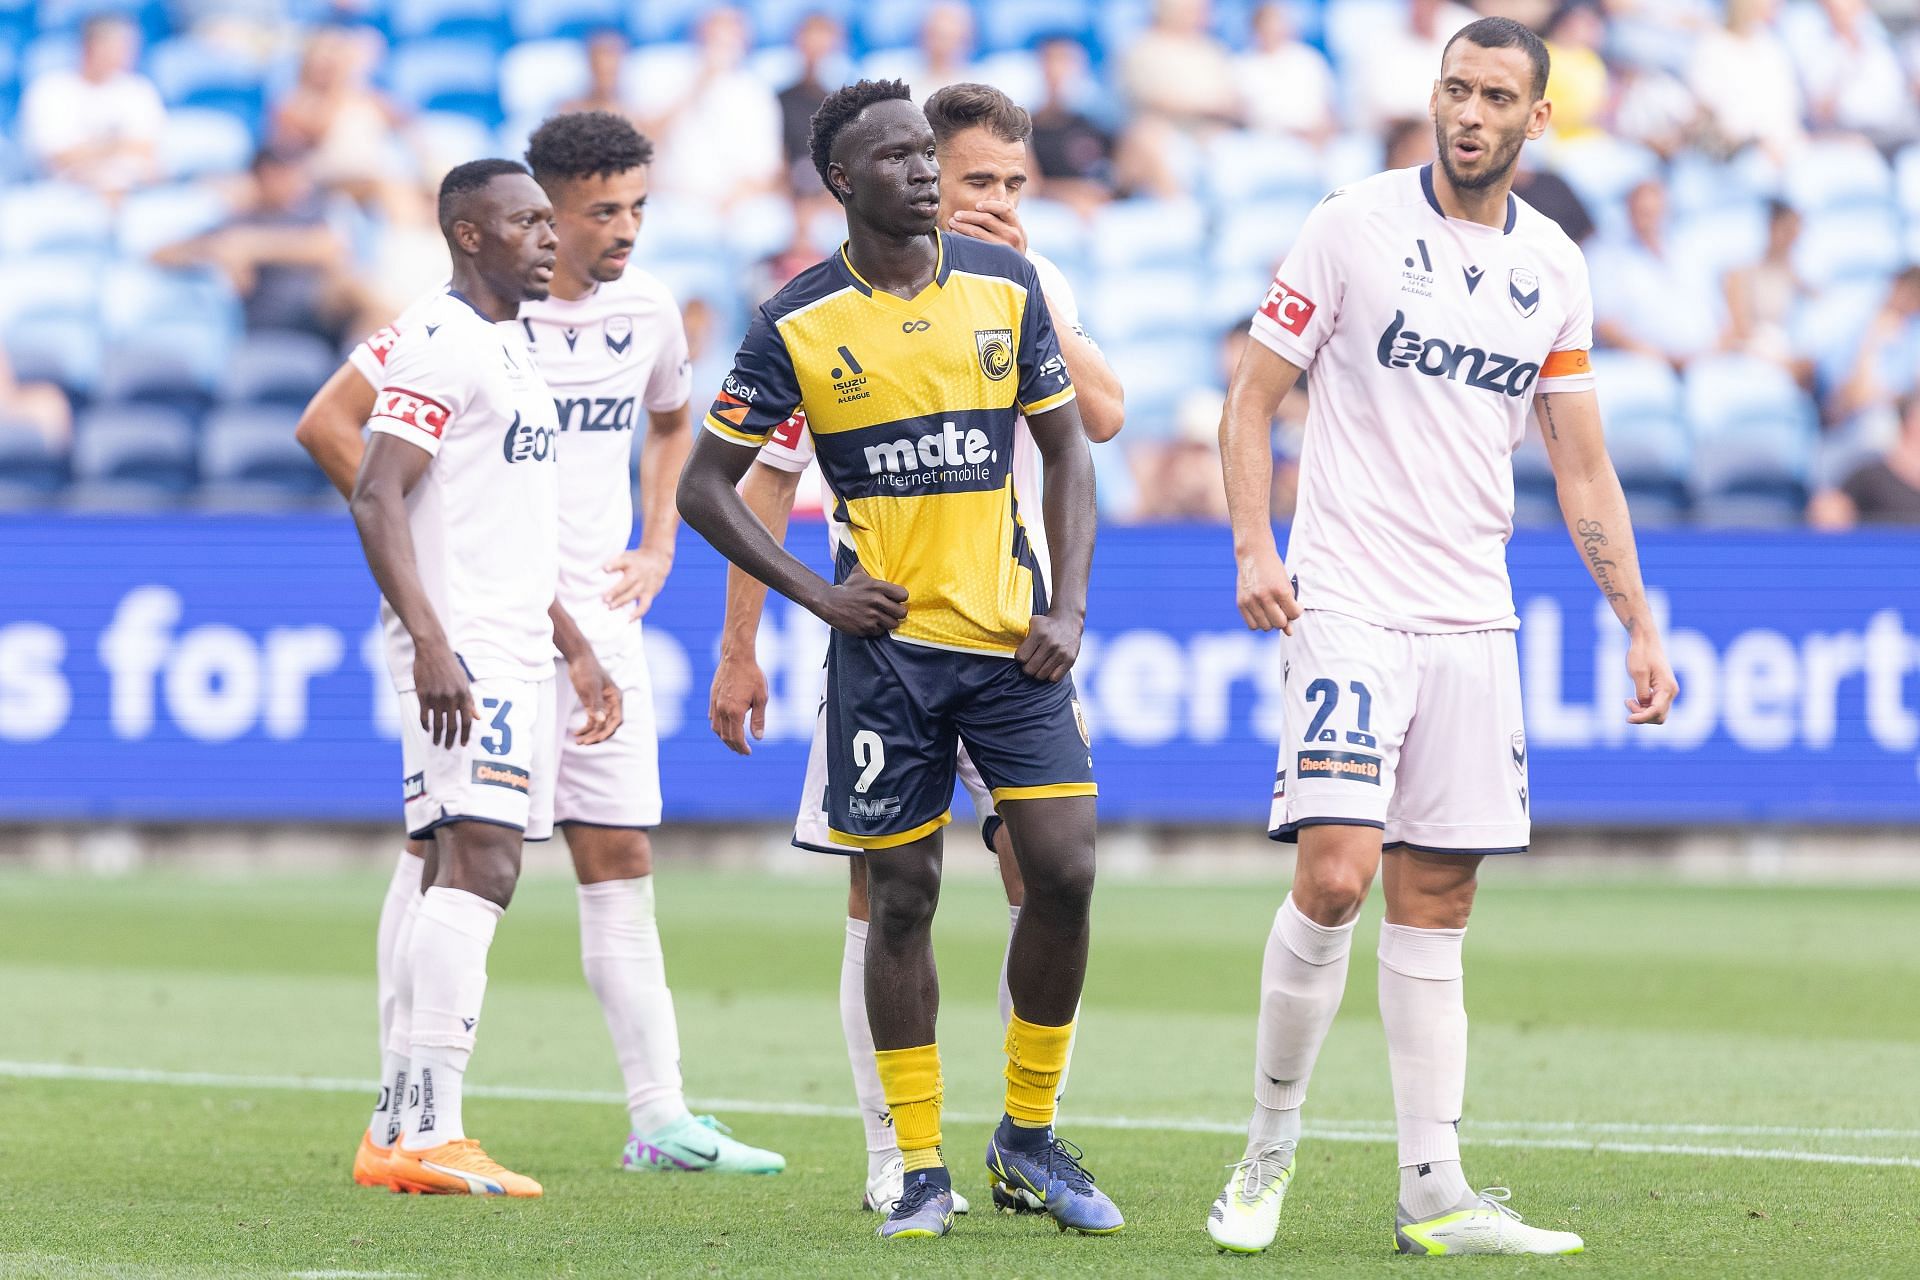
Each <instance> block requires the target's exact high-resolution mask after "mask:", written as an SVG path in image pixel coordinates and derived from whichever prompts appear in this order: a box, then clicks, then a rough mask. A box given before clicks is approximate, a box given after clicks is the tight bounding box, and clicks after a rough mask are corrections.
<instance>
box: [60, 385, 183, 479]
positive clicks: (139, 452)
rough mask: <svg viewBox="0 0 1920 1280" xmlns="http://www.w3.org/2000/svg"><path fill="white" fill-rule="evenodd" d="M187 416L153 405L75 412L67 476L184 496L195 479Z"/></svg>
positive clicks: (122, 406)
mask: <svg viewBox="0 0 1920 1280" xmlns="http://www.w3.org/2000/svg"><path fill="white" fill-rule="evenodd" d="M194 448H195V445H194V431H193V422H192V420H191V419H190V418H189V417H188V416H187V415H186V414H184V413H181V412H179V411H178V410H175V409H169V408H166V407H163V406H157V405H114V406H111V407H107V408H100V409H93V410H90V411H88V412H87V413H84V414H82V415H81V416H80V419H79V421H78V422H77V423H76V424H75V427H74V439H73V474H74V479H75V480H76V481H79V482H81V483H82V484H93V485H111V486H113V491H115V492H120V491H127V492H135V491H139V492H144V493H145V494H146V495H147V496H148V497H150V498H153V499H169V498H179V497H182V496H184V495H185V494H186V493H187V492H188V491H189V490H191V489H192V488H193V486H194V484H195V483H196V482H197V481H198V479H199V470H198V467H197V466H196V464H195V461H194Z"/></svg>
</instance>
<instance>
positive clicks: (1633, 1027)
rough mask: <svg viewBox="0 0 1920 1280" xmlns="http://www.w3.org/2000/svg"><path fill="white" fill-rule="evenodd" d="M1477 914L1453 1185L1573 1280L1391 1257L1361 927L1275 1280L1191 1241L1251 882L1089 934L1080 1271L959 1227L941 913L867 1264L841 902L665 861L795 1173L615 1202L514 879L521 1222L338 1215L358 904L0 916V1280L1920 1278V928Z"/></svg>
mask: <svg viewBox="0 0 1920 1280" xmlns="http://www.w3.org/2000/svg"><path fill="white" fill-rule="evenodd" d="M958 847H959V845H958V844H957V843H956V845H955V848H956V849H957V848H958ZM546 856H547V857H551V855H546ZM1487 880H1488V883H1487V884H1486V885H1485V887H1484V888H1483V890H1482V893H1481V898H1480V905H1479V908H1478V911H1477V914H1476V917H1475V923H1474V926H1473V929H1472V932H1471V933H1470V935H1469V938H1468V948H1467V950H1468V970H1467V972H1468V982H1467V1002H1468V1009H1469V1013H1470V1015H1471V1017H1472V1019H1473V1058H1472V1067H1471V1077H1470V1087H1469V1091H1468V1110H1467V1118H1466V1122H1465V1123H1464V1124H1463V1126H1462V1134H1463V1137H1464V1139H1465V1141H1466V1144H1467V1145H1466V1167H1467V1174H1468V1177H1469V1178H1470V1179H1472V1180H1473V1181H1474V1182H1475V1183H1476V1185H1486V1184H1494V1183H1499V1184H1505V1185H1509V1186H1511V1187H1513V1188H1514V1192H1515V1196H1514V1203H1515V1205H1516V1206H1517V1207H1518V1208H1520V1210H1521V1211H1522V1212H1523V1213H1525V1214H1526V1215H1527V1216H1528V1218H1529V1219H1530V1220H1532V1221H1536V1222H1540V1223H1542V1224H1545V1225H1550V1226H1554V1227H1563V1228H1568V1229H1572V1230H1577V1231H1580V1232H1581V1233H1583V1234H1584V1235H1585V1236H1586V1239H1587V1243H1588V1252H1587V1253H1586V1254H1585V1255H1583V1256H1581V1257H1577V1258H1570V1259H1542V1260H1509V1259H1472V1260H1463V1261H1459V1262H1420V1261H1416V1260H1412V1259H1401V1258H1397V1257H1395V1256H1393V1255H1392V1254H1391V1253H1390V1248H1391V1224H1392V1212H1393V1199H1394V1190H1395V1185H1396V1183H1395V1176H1394V1169H1393V1145H1392V1136H1391V1135H1392V1124H1391V1121H1392V1102H1391V1097H1390V1093H1389V1088H1388V1080H1387V1070H1386V1062H1385V1051H1384V1046H1383V1042H1382V1037H1381V1034H1380V1030H1379V1021H1378V1016H1377V1014H1376V1011H1375V1005H1374V991H1373V975H1374V966H1373V964H1372V959H1371V957H1372V954H1373V945H1374V942H1373V927H1374V924H1375V922H1377V919H1378V909H1377V902H1378V898H1377V895H1376V900H1375V901H1376V909H1375V911H1374V912H1372V913H1370V914H1369V916H1368V917H1367V920H1366V922H1364V923H1363V924H1362V926H1361V931H1360V936H1359V938H1358V939H1357V941H1356V944H1355V963H1354V966H1353V978H1352V983H1351V986H1350V988H1349V991H1348V997H1347V1001H1346V1005H1345V1007H1344V1009H1343V1011H1342V1013H1341V1017H1340V1020H1339V1023H1338V1025H1337V1026H1336V1027H1335V1030H1334V1033H1333V1036H1332V1037H1331V1040H1330V1042H1329V1044H1328V1046H1327V1050H1326V1052H1325V1054H1324V1055H1323V1057H1322V1060H1321V1062H1320V1065H1319V1069H1318V1071H1317V1072H1316V1075H1315V1077H1314V1086H1313V1098H1312V1101H1311V1102H1310V1103H1309V1104H1308V1108H1307V1123H1308V1129H1309V1136H1308V1141H1307V1142H1306V1143H1305V1144H1304V1145H1303V1146H1302V1149H1301V1157H1300V1159H1301V1165H1300V1173H1299V1176H1298V1177H1297V1178H1296V1180H1295V1183H1294V1189H1293V1192H1292V1194H1291V1195H1290V1196H1289V1198H1288V1202H1287V1209H1286V1214H1285V1216H1284V1218H1283V1220H1282V1228H1281V1236H1280V1240H1279V1242H1278V1243H1277V1244H1276V1246H1275V1247H1274V1248H1273V1249H1272V1250H1271V1251H1269V1253H1268V1254H1266V1255H1265V1256H1263V1257H1259V1258H1250V1259H1249V1258H1229V1257H1223V1256H1221V1255H1218V1254H1216V1253H1215V1252H1214V1251H1213V1249H1212V1248H1211V1246H1210V1245H1209V1244H1208V1242H1207V1240H1206V1237H1205V1235H1204V1233H1203V1230H1202V1224H1203V1222H1204V1219H1205V1215H1206V1210H1207V1208H1208V1205H1209V1203H1210V1202H1211V1200H1212V1198H1213V1196H1214V1195H1215V1193H1216V1192H1217V1191H1218V1189H1219V1186H1220V1183H1221V1181H1222V1180H1223V1178H1224V1166H1225V1165H1226V1163H1227V1162H1228V1161H1230V1160H1232V1159H1233V1158H1235V1157H1236V1156H1237V1155H1238V1153H1239V1149H1240V1139H1239V1137H1238V1136H1236V1135H1237V1133H1238V1131H1239V1127H1240V1126H1241V1125H1242V1124H1243V1123H1244V1121H1245V1118H1246V1112H1247V1109H1248V1106H1249V1105H1250V1104H1249V1089H1250V1075H1251V1070H1252V1052H1253V1009H1254V1002H1255V996H1256V987H1257V982H1258V975H1259V966H1260V951H1261V947H1262V945H1263V942H1264V939H1265V936H1266V931H1267V925H1268V921H1269V920H1270V919H1271V916H1272V913H1273V910H1274V908H1275V906H1276V905H1277V904H1278V902H1279V900H1280V897H1281V895H1282V893H1283V892H1284V886H1283V884H1282V883H1280V882H1279V881H1277V880H1276V881H1274V882H1271V883H1265V884H1259V885H1245V884H1240V885H1232V886H1212V887H1204V886H1186V885H1175V886H1168V885H1147V884H1122V883H1118V882H1114V883H1110V884H1107V885H1105V886H1103V887H1102V889H1101V891H1100V894H1099V896H1098V898H1097V900H1096V917H1095V936H1094V954H1093V960H1092V976H1091V980H1090V983H1089V986H1088V989H1087V997H1086V1004H1085V1010H1084V1015H1083V1019H1082V1030H1081V1035H1080V1040H1079V1048H1078V1051H1077V1055H1076V1058H1075V1061H1074V1065H1073V1075H1072V1079H1071V1087H1070V1090H1069V1094H1068V1100H1067V1105H1066V1109H1065V1111H1064V1113H1063V1121H1062V1131H1063V1133H1065V1134H1066V1135H1067V1136H1069V1137H1072V1138H1074V1139H1076V1140H1077V1141H1078V1142H1079V1143H1080V1144H1081V1145H1082V1146H1083V1147H1085V1148H1086V1151H1087V1158H1088V1163H1089V1165H1090V1167H1091V1168H1092V1169H1093V1170H1094V1171H1095V1172H1096V1173H1097V1174H1098V1175H1099V1178H1100V1182H1101V1185H1102V1186H1103V1187H1105V1188H1108V1189H1109V1190H1110V1191H1111V1192H1112V1194H1113V1195H1114V1197H1115V1199H1116V1200H1117V1201H1118V1203H1119V1204H1120V1206H1121V1208H1122V1210H1123V1211H1124V1212H1125V1213H1126V1214H1127V1217H1128V1226H1127V1229H1126V1231H1125V1232H1124V1233H1122V1234H1121V1235H1120V1236H1117V1237H1114V1238H1111V1239H1083V1238H1080V1237H1064V1236H1061V1235H1060V1234H1059V1233H1057V1232H1056V1231H1055V1230H1054V1229H1053V1228H1052V1226H1051V1225H1049V1224H1048V1223H1046V1222H1045V1221H1035V1220H1032V1219H1025V1218H1022V1219H1014V1218H1008V1217H1003V1216H996V1215H993V1214H991V1213H988V1212H985V1211H984V1210H985V1209H986V1207H987V1205H988V1197H987V1194H986V1188H985V1185H984V1179H983V1176H982V1172H981V1168H980V1165H979V1160H980V1149H981V1148H982V1147H984V1144H985V1139H986V1135H987V1131H988V1125H989V1122H990V1120H991V1118H992V1117H993V1116H995V1115H996V1114H997V1112H998V1107H999V1088H998V1073H999V1063H1000V1060H999V1044H1000V1031H999V1027H998V1022H997V1015H996V1013H995V1010H994V986H995V975H996V971H997V968H998V964H999V957H1000V951H1001V947H1002V945H1003V942H1004V937H1005V928H1006V916H1005V913H1004V911H1003V910H1002V908H1001V905H1000V902H999V891H998V887H997V885H993V884H989V883H987V882H984V881H955V882H954V883H952V884H950V885H949V887H948V890H947V893H946V900H945V901H944V902H943V903H942V906H941V920H940V925H939V927H938V930H937V933H938V945H939V947H940V955H941V973H942V977H943V979H944V984H943V985H944V989H945V1007H944V1010H943V1017H942V1019H941V1042H942V1049H943V1054H944V1057H945V1062H946V1077H947V1105H948V1109H949V1113H950V1115H949V1119H948V1121H947V1124H946V1134H947V1143H948V1146H947V1150H948V1155H949V1159H950V1160H951V1162H952V1163H953V1165H954V1168H955V1170H956V1181H958V1182H959V1184H960V1185H961V1187H962V1189H963V1190H965V1191H966V1192H968V1193H969V1194H970V1195H972V1196H973V1198H974V1201H975V1204H976V1206H979V1208H977V1209H976V1211H975V1213H974V1214H973V1215H972V1217H971V1218H970V1219H962V1220H961V1222H960V1225H959V1227H958V1228H957V1229H956V1231H955V1232H954V1234H953V1235H952V1236H951V1237H949V1238H948V1239H946V1240H944V1241H932V1242H925V1241H916V1242H911V1243H902V1244H895V1245H882V1244H880V1243H879V1242H878V1241H877V1240H875V1239H874V1238H873V1235H872V1231H873V1226H874V1223H875V1219H874V1218H873V1217H871V1216H870V1215H866V1214H862V1213H860V1212H859V1211H858V1209H857V1205H858V1200H859V1194H860V1189H861V1181H862V1177H863V1173H864V1155H863V1152H862V1150H861V1140H860V1129H859V1125H858V1123H857V1121H855V1120H854V1119H852V1117H851V1113H850V1111H848V1108H849V1107H850V1103H851V1097H850V1093H851V1089H850V1085H849V1081H848V1074H847V1064H846V1058H845V1052H844V1050H843V1048H842V1047H841V1042H840V1035H839V1024H838V1016H837V1011H836V1001H835V987H836V982H837V977H838V969H839V955H840V947H841V937H842V935H841V931H840V927H839V922H840V919H841V914H842V894H843V889H842V888H841V886H840V885H839V884H838V883H837V882H836V881H833V880H830V879H816V878H805V879H791V878H778V877H769V876H764V875H749V874H737V873H736V874H716V873H709V872H702V871H697V870H690V869H683V868H682V867H680V866H677V865H674V862H673V860H672V859H667V860H666V861H665V865H664V866H663V867H662V871H661V876H660V890H659V897H660V905H661V915H662V928H663V932H664V934H665V937H666V944H667V960H668V971H669V975H670V977H671V980H672V983H673V987H674V991H675V994H676V998H677V1001H678V1005H679V1011H680V1024H681V1033H682V1038H683V1042H684V1048H685V1066H686V1076H687V1082H688V1087H689V1089H690V1091H691V1092H692V1094H693V1095H694V1098H695V1101H696V1103H697V1104H699V1105H701V1107H702V1109H711V1110H713V1111H715V1112H717V1113H718V1114H719V1115H721V1117H722V1118H723V1119H726V1120H727V1121H729V1122H730V1123H732V1124H733V1126H734V1128H735V1130H736V1132H737V1133H738V1134H739V1135H740V1136H741V1137H742V1138H744V1139H746V1140H748V1141H752V1142H755V1143H760V1144H765V1145H769V1146H773V1147H776V1148H778V1149H780V1150H783V1151H784V1152H785V1153H786V1154H787V1156H788V1160H789V1162H790V1163H789V1169H788V1171H787V1172H786V1173H785V1174H784V1175H781V1176H779V1177H777V1178H765V1179H753V1180H746V1179H722V1178H715V1177H694V1176H636V1175H630V1174H623V1173H621V1172H619V1171H618V1169H617V1168H616V1163H617V1158H618V1155H619V1150H620V1146H621V1142H622V1140H623V1138H624V1136H625V1133H626V1121H625V1116H624V1114H623V1110H622V1108H621V1106H620V1105H619V1103H618V1101H617V1098H618V1090H619V1077H618V1072H617V1071H616V1069H615V1067H614V1063H613V1060H612V1052H611V1049H610V1046H609V1044H608V1041H607V1036H606V1031H605V1028H604V1026H603V1025H602V1024H601V1021H600V1016H599V1011H598V1008H597V1007H596V1005H595V1004H594V1002H593V1000H592V997H591V996H590V995H589V993H588V992H587V990H586V988H585V985H584V983H583V982H582V980H581V978H580V972H579V961H578V942H577V933H576V926H575V918H574V903H573V892H572V889H571V886H570V884H569V883H568V882H567V881H566V880H564V879H561V878H556V877H554V876H551V875H541V876H536V877H535V878H532V879H530V880H529V881H528V882H527V883H526V884H525V885H523V887H522V890H521V896H520V898H519V900H518V901H516V903H515V904H514V907H513V910H512V911H511V912H510V913H509V914H508V916H507V919H506V921H505V923H504V924H503V925H502V927H501V930H500V934H499V940H498V942H497V944H496V946H495V950H494V957H493V964H492V974H493V978H492V985H491V988H490V990H489V993H488V1000H487V1014H486V1021H485V1023H484V1025H483V1033H482V1036H481V1042H480V1049H479V1052H478V1053H477V1054H476V1056H475V1060H474V1067H473V1070H472V1073H471V1075H470V1077H469V1081H470V1084H471V1085H472V1086H473V1089H474V1092H475V1094H476V1095H478V1096H474V1097H470V1098H469V1101H468V1103H467V1107H466V1112H467V1118H468V1123H469V1126H470V1128H471V1130H472V1131H473V1132H474V1133H476V1134H477V1135H478V1136H480V1137H481V1138H482V1139H483V1140H484V1141H485V1142H486V1143H487V1145H488V1147H489V1149H490V1150H491V1151H492V1152H493V1153H494V1154H495V1155H496V1156H498V1157H500V1158H501V1159H502V1160H504V1161H505V1162H507V1163H508V1164H509V1165H510V1166H511V1167H513V1168H517V1169H520V1170H523V1171H525V1172H527V1173H530V1174H533V1175H534V1176H536V1177H538V1178H540V1179H541V1180H542V1181H543V1182H545V1184H546V1188H547V1197H546V1199H544V1200H542V1201H539V1202H534V1203H506V1202H500V1201H487V1200H460V1199H431V1200H429V1199H413V1198H405V1197H398V1196H393V1195H389V1194H385V1193H382V1192H376V1191H369V1190H363V1189H361V1188H357V1187H355V1186H353V1185H352V1184H351V1182H350V1181H349V1180H348V1176H347V1169H348V1164H349V1162H350V1160H351V1157H352V1153H353V1147H354V1143H355V1141H356V1140H357V1134H358V1130H359V1127H360V1126H361V1125H362V1124H364V1123H365V1121H366V1114H367V1110H368V1104H369V1102H370V1100H371V1097H372V1092H373V1086H372V1084H371V1083H367V1084H366V1085H364V1087H361V1086H360V1084H359V1082H360V1081H363V1080H366V1081H370V1080H371V1078H372V1076H373V1075H374V1072H375V1066H376V1062H375V1057H374V1048H375V1046H374V1027H373V1022H374V1011H373V983H372V975H371V969H372V964H371V960H372V956H371V952H372V940H373V927H374V913H375V912H376V911H377V909H378V903H379V897H380V892H381V888H382V884H383V879H382V877H381V876H380V875H379V874H374V873H369V874H358V875H341V876H332V877H326V878H311V879H279V878H273V879H268V878H261V879H245V880H237V881H236V880H218V879H208V878H193V877H187V876H184V875H177V874H142V875H138V876H134V877H130V878H126V879H119V880H107V881H102V880H92V879H82V878H67V877H35V876H28V875H23V874H19V873H12V874H6V875H0V1059H4V1060H5V1061H4V1063H0V1275H5V1276H32V1277H39V1276H68V1275H102V1276H109V1275H110V1276H115V1277H121V1276H149V1275H154V1276H198V1275H222V1276H224V1275H236V1274H246V1275H279V1276H287V1275H290V1274H291V1275H305V1276H339V1277H346V1276H359V1275H366V1276H374V1275H381V1276H385V1275H416V1276H422V1277H435V1278H437V1277H444V1276H483V1275H484V1276H506V1275H583V1276H584V1275H614V1274H621V1275H645V1274H658V1275H797V1276H798V1275H807V1276H811V1275H870V1274H879V1275H892V1274H901V1275H920V1274H927V1275H936V1274H937V1275H967V1276H980V1275H992V1276H1004V1277H1011V1276H1049V1275H1080V1274H1101V1275H1141V1276H1163V1275H1214V1276H1236V1277H1253V1276H1272V1277H1280V1276H1285V1277H1288V1278H1289V1280H1292V1278H1293V1277H1302V1276H1311V1277H1319V1276H1329V1277H1331V1276H1342V1277H1344V1276H1366V1275H1384V1274H1399V1275H1405V1274H1407V1273H1409V1272H1410V1271H1411V1270H1413V1269H1416V1268H1420V1267H1439V1268H1442V1269H1447V1270H1462V1269H1463V1270H1467V1271H1472V1272H1475V1273H1479V1272H1482V1271H1489V1272H1490V1271H1498V1272H1499V1273H1501V1274H1502V1275H1507V1274H1515V1275H1529V1276H1532V1275H1547V1274H1551V1275H1561V1274H1566V1275H1569V1276H1571V1275H1575V1274H1578V1275H1583V1276H1602V1275H1605V1276H1634V1277H1649V1276H1687V1277H1693V1276H1735V1275H1740V1276H1746V1275H1752V1276H1759V1275H1767V1276H1770V1277H1777V1276H1788V1277H1793V1276H1802V1275H1816V1274H1817V1275H1820V1276H1823V1277H1850V1276H1902V1275H1917V1274H1920V1092H1916V1090H1915V1089H1914V1081H1915V1080H1916V1079H1917V1078H1920V945H1916V942H1915V938H1916V921H1920V892H1916V891H1915V890H1913V889H1911V888H1901V889H1888V890H1853V889H1845V890H1842V889H1806V888H1710V887H1697V886H1678V885H1673V884H1654V883H1634V884H1615V883H1602V884H1592V883H1588V884H1562V883H1551V882H1542V881H1539V880H1535V879H1532V878H1523V877H1519V876H1514V875H1507V874H1503V873H1502V871H1501V869H1500V868H1499V867H1498V866H1495V867H1492V868H1490V870H1489V873H1488V877H1487ZM543 1091H544V1096H543ZM1316 1135H1318V1136H1316Z"/></svg>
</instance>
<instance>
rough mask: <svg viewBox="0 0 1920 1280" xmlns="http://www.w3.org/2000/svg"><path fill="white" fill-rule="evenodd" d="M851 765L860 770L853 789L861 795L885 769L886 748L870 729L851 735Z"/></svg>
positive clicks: (878, 736)
mask: <svg viewBox="0 0 1920 1280" xmlns="http://www.w3.org/2000/svg"><path fill="white" fill-rule="evenodd" d="M853 763H854V765H855V767H856V768H858V769H859V770H860V777H859V780H858V781H856V782H855V783H854V784H853V789H854V790H855V791H856V792H858V793H859V794H861V795H865V794H866V793H867V788H868V787H870V786H872V785H873V780H874V779H875V778H877V777H879V776H880V771H881V770H882V769H884V768H886V767H887V748H886V745H885V744H884V743H882V742H881V741H880V735H879V734H877V733H875V732H874V731H873V730H871V729H862V730H860V731H859V732H858V733H856V734H854V735H853Z"/></svg>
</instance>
